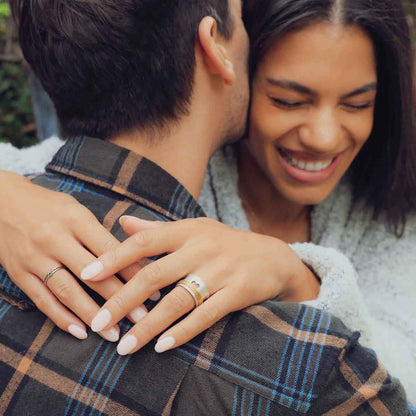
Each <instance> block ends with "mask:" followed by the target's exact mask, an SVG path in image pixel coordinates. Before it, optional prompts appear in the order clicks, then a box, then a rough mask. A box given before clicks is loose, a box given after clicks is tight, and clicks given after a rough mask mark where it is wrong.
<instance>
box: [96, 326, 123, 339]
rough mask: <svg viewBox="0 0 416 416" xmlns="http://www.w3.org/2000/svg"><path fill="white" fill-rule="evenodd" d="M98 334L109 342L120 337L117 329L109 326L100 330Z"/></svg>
mask: <svg viewBox="0 0 416 416" xmlns="http://www.w3.org/2000/svg"><path fill="white" fill-rule="evenodd" d="M99 334H100V335H101V336H102V337H103V338H104V339H106V340H107V341H110V342H117V341H118V340H119V339H120V335H119V333H118V331H117V329H115V328H114V327H113V328H110V329H106V330H105V331H100V332H99Z"/></svg>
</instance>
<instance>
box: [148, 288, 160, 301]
mask: <svg viewBox="0 0 416 416" xmlns="http://www.w3.org/2000/svg"><path fill="white" fill-rule="evenodd" d="M161 297H162V295H161V293H160V292H159V290H158V291H157V292H156V293H153V295H152V296H150V298H149V299H150V300H152V301H153V302H157V301H158V300H160V298H161Z"/></svg>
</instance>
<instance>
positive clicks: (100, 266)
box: [81, 223, 183, 281]
mask: <svg viewBox="0 0 416 416" xmlns="http://www.w3.org/2000/svg"><path fill="white" fill-rule="evenodd" d="M174 226H175V224H174V223H166V224H163V225H161V226H159V227H157V228H154V229H147V230H143V231H142V232H139V233H136V234H134V235H133V236H131V237H130V238H128V239H127V240H126V241H124V242H123V243H121V244H120V245H119V247H118V248H116V249H115V250H112V251H110V252H107V253H105V254H103V255H102V256H100V257H99V258H98V259H97V261H95V262H92V263H91V264H89V265H88V266H87V267H86V268H84V269H83V270H82V272H81V278H82V279H83V280H86V281H87V280H88V281H91V280H93V281H98V280H102V279H104V278H106V277H107V276H108V275H111V274H115V273H117V272H118V271H119V270H122V269H124V268H126V267H127V266H129V265H131V264H133V263H135V262H137V261H139V260H141V259H143V258H146V257H152V256H156V255H160V254H164V253H169V252H173V251H175V250H176V249H178V248H179V247H180V246H181V244H182V241H183V235H181V234H180V233H178V232H175V227H174Z"/></svg>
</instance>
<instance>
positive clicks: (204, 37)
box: [198, 16, 236, 85]
mask: <svg viewBox="0 0 416 416" xmlns="http://www.w3.org/2000/svg"><path fill="white" fill-rule="evenodd" d="M198 40H199V43H200V46H201V50H202V55H203V58H204V62H205V65H206V66H207V68H208V70H209V71H210V72H211V74H213V75H218V76H220V77H221V78H222V79H223V80H224V81H225V83H226V84H228V85H232V84H233V83H234V82H235V78H236V75H235V71H234V65H233V63H232V61H231V60H230V59H229V57H228V52H227V49H226V48H225V47H224V46H223V45H222V44H221V43H220V41H221V40H222V41H223V38H222V36H221V34H220V33H219V31H218V25H217V22H216V20H215V19H214V18H213V17H211V16H206V17H204V18H203V19H202V21H201V23H200V24H199V29H198Z"/></svg>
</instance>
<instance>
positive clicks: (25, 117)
mask: <svg viewBox="0 0 416 416" xmlns="http://www.w3.org/2000/svg"><path fill="white" fill-rule="evenodd" d="M404 4H405V7H406V10H407V13H408V19H409V24H410V26H411V27H412V29H413V36H414V39H415V45H416V0H404ZM11 27H12V25H11V17H10V8H9V6H8V4H7V2H5V1H0V142H6V141H8V142H11V143H13V144H14V145H15V146H18V147H25V146H30V145H32V144H34V143H36V138H35V132H34V125H33V122H34V116H33V112H32V103H31V99H30V85H29V77H28V71H27V68H26V67H25V65H24V63H23V62H22V60H21V59H19V56H18V55H17V56H16V59H9V57H4V56H3V55H2V54H3V51H5V48H6V38H7V36H8V35H9V37H10V31H11Z"/></svg>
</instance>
